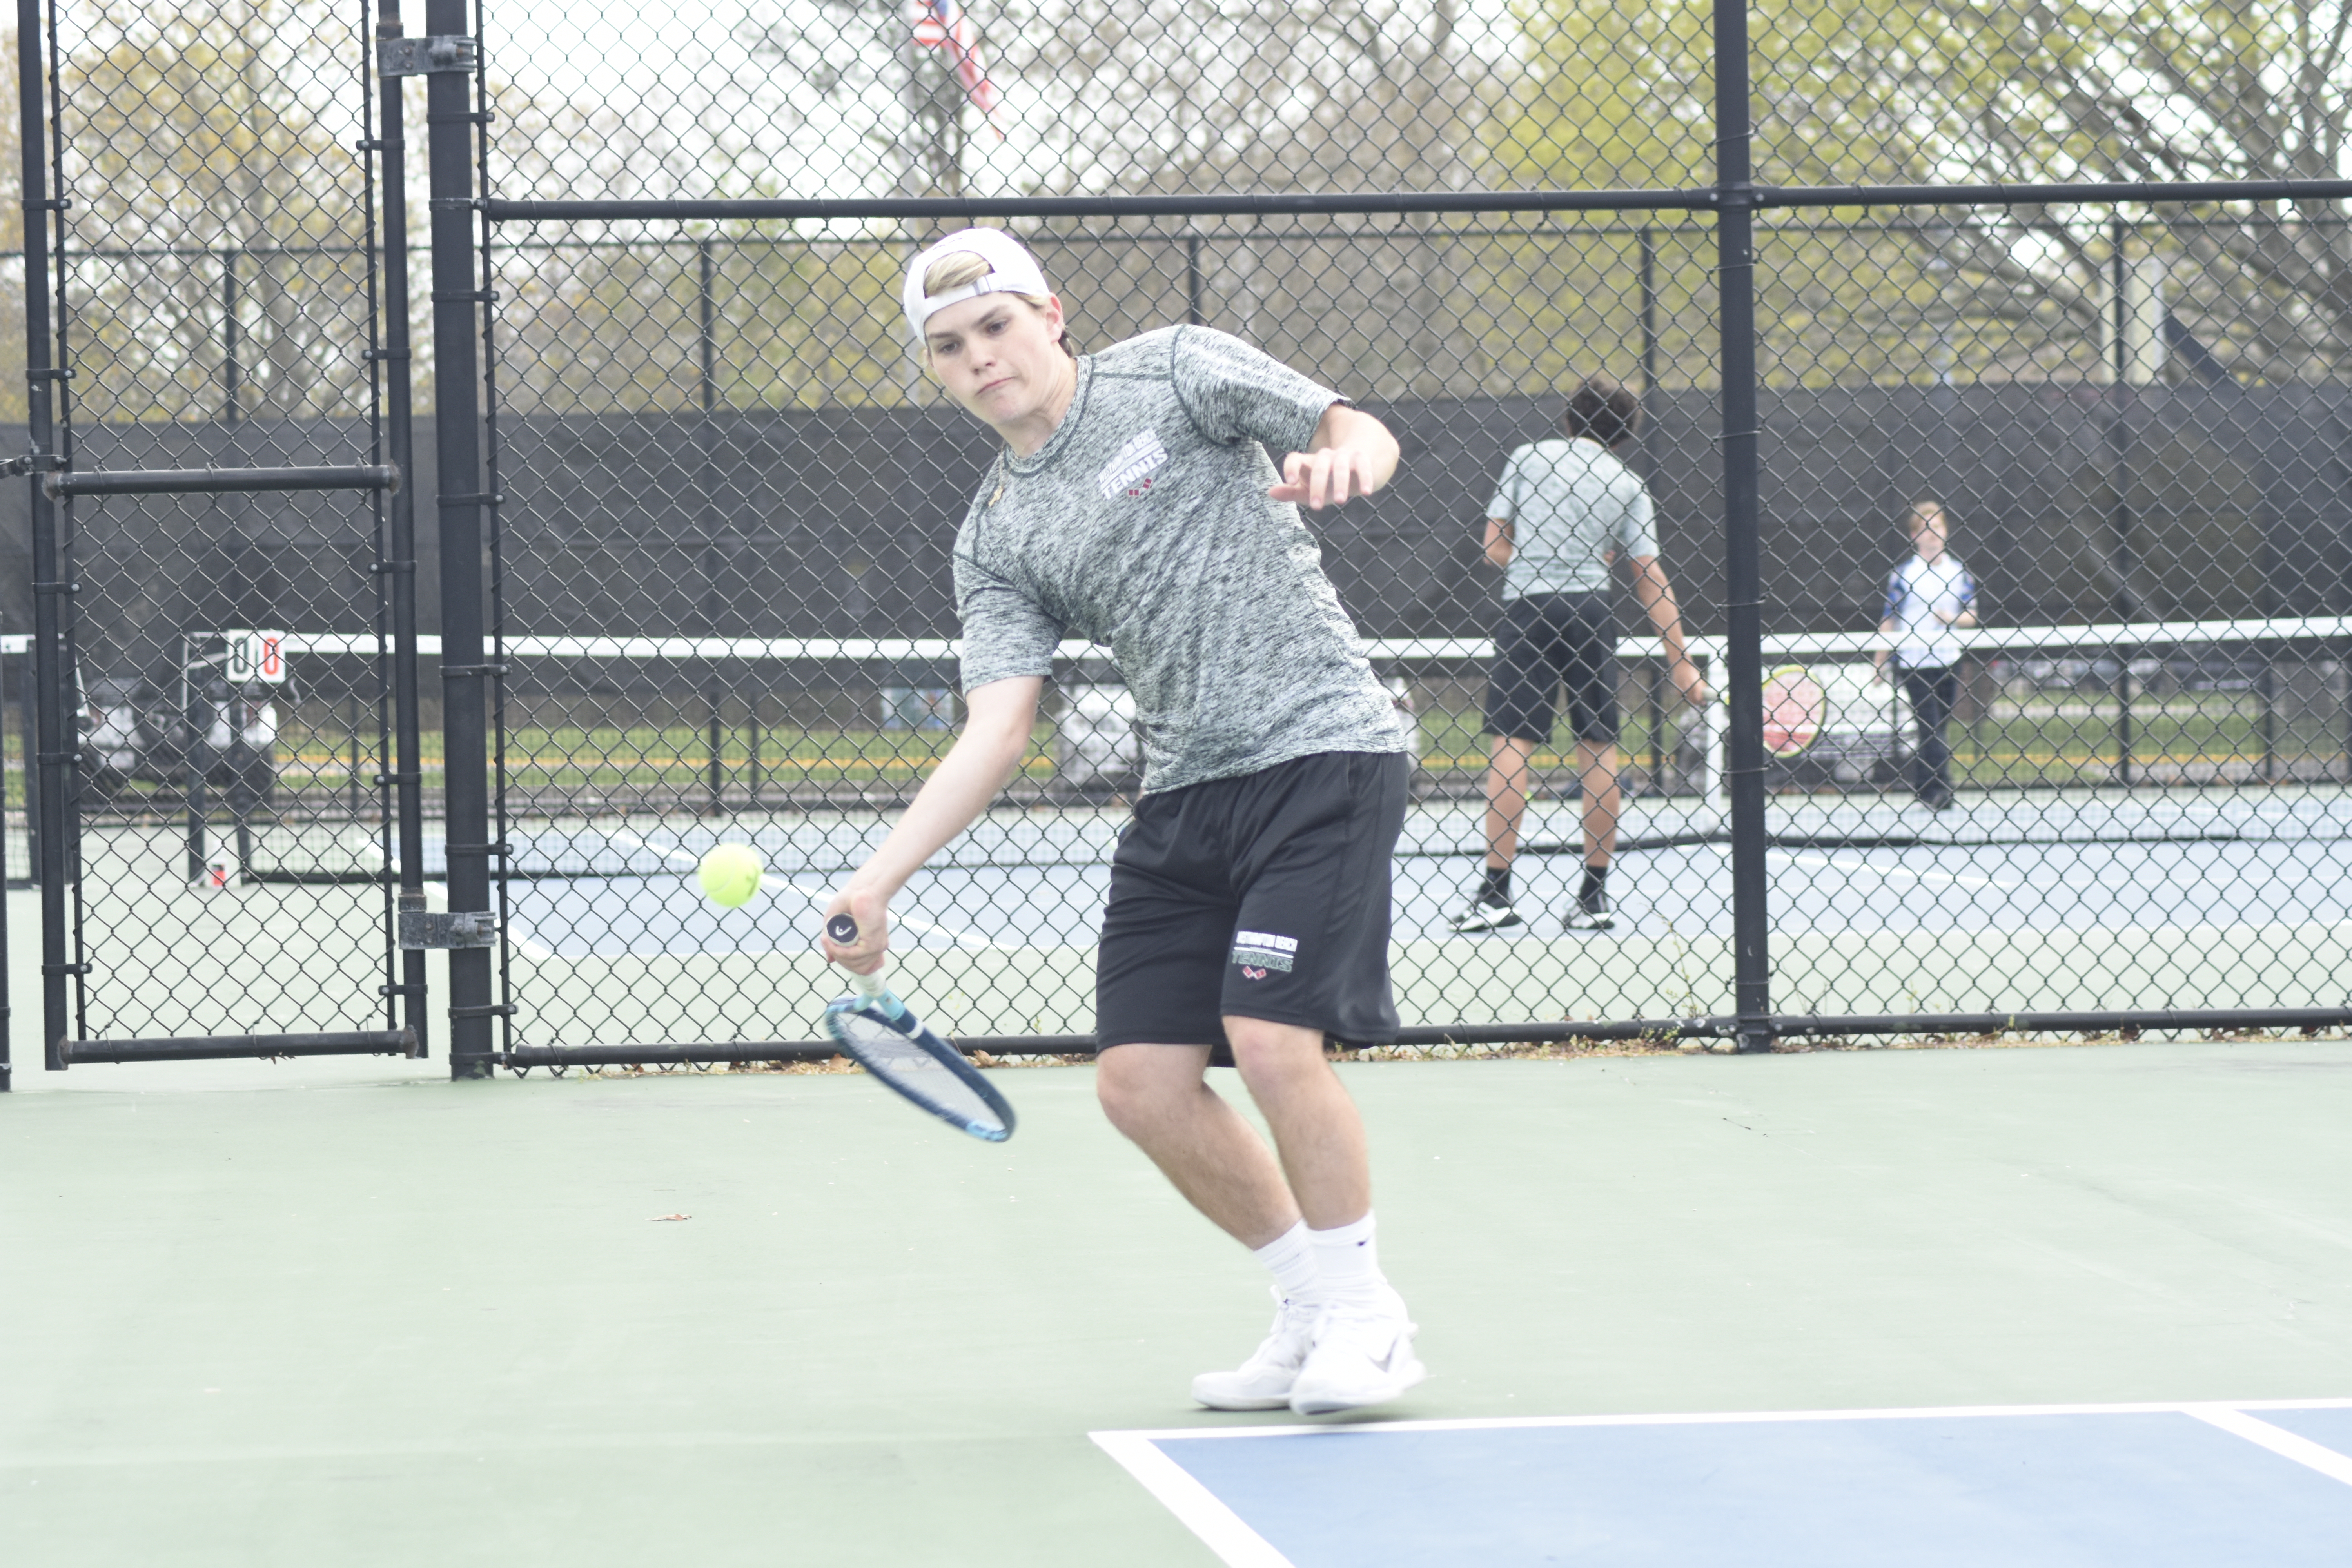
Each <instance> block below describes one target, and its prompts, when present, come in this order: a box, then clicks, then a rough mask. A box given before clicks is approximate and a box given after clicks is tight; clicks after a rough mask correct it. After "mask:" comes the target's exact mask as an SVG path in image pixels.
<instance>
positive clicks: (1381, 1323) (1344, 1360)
mask: <svg viewBox="0 0 2352 1568" xmlns="http://www.w3.org/2000/svg"><path fill="white" fill-rule="evenodd" d="M1417 1331H1419V1328H1418V1325H1417V1324H1415V1323H1414V1322H1413V1321H1412V1319H1410V1318H1408V1317H1407V1316H1406V1315H1405V1310H1404V1298H1403V1297H1402V1296H1400V1295H1398V1294H1397V1293H1396V1291H1395V1290H1394V1289H1390V1288H1387V1287H1382V1289H1381V1300H1379V1302H1378V1303H1376V1304H1375V1305H1373V1306H1371V1307H1326V1308H1325V1309H1324V1310H1323V1316H1322V1318H1321V1320H1320V1321H1318V1322H1317V1324H1316V1325H1315V1348H1314V1349H1312V1350H1310V1351H1308V1352H1307V1363H1306V1364H1305V1365H1304V1366H1302V1367H1300V1368H1299V1369H1298V1375H1297V1379H1296V1380H1295V1381H1294V1382H1293V1383H1292V1384H1291V1388H1290V1407H1291V1409H1293V1410H1295V1411H1297V1413H1298V1414H1299V1415H1333V1414H1336V1413H1337V1412H1339V1411H1342V1410H1355V1409H1360V1408H1361V1407H1362V1406H1364V1405H1384V1404H1386V1403H1387V1402H1388V1401H1390V1400H1391V1399H1394V1398H1395V1397H1396V1396H1397V1395H1399V1394H1402V1393H1403V1392H1404V1391H1405V1390H1406V1389H1408V1388H1411V1387H1412V1385H1413V1384H1416V1383H1419V1382H1420V1381H1421V1380H1422V1379H1423V1378H1424V1377H1427V1376H1428V1375H1429V1370H1428V1368H1426V1367H1424V1366H1423V1365H1422V1364H1421V1361H1420V1359H1419V1358H1418V1357H1416V1356H1415V1355H1414V1354H1413V1353H1412V1336H1413V1335H1414V1334H1415V1333H1416V1332H1417Z"/></svg>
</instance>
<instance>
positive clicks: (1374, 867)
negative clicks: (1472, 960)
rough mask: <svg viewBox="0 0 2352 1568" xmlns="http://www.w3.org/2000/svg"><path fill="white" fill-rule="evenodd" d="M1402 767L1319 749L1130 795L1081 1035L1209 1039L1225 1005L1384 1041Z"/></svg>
mask: <svg viewBox="0 0 2352 1568" xmlns="http://www.w3.org/2000/svg"><path fill="white" fill-rule="evenodd" d="M1411 778H1412V763H1411V761H1410V760H1409V759H1408V758H1406V757H1405V756H1404V755H1403V754H1402V753H1401V752H1320V753H1318V754H1317V755H1314V756H1308V757H1299V758H1297V759H1295V760H1293V761H1291V762H1287V763H1276V764H1275V765H1274V766H1273V767H1270V768H1265V769H1263V770H1261V771H1259V772H1257V773H1244V774H1241V775H1240V776H1238V777H1235V778H1223V779H1211V780H1209V781H1207V782H1206V783H1203V784H1189V785H1187V786H1185V787H1184V788H1182V789H1173V790H1169V791H1167V792H1166V793H1165V794H1159V795H1145V796H1144V797H1143V798H1142V799H1141V800H1139V801H1138V802H1137V803H1136V806H1135V819H1134V821H1132V822H1131V823H1129V825H1128V826H1127V830H1126V831H1125V832H1124V833H1122V834H1121V835H1120V836H1119V840H1118V852H1117V853H1116V854H1115V855H1113V856H1112V857H1111V868H1110V901H1109V905H1108V908H1107V909H1105V910H1104V911H1103V932H1102V949H1101V953H1100V956H1099V958H1098V959H1097V963H1096V969H1095V1023H1096V1041H1097V1045H1098V1046H1099V1047H1106V1048H1107V1047H1112V1046H1122V1045H1133V1044H1137V1043H1139V1042H1146V1041H1148V1042H1151V1043H1153V1044H1158V1045H1170V1046H1209V1047H1213V1055H1212V1057H1211V1058H1210V1059H1211V1060H1212V1061H1213V1062H1215V1063H1216V1064H1218V1065H1219V1066H1223V1067H1230V1066H1232V1065H1233V1056H1232V1053H1231V1051H1230V1049H1229V1048H1228V1047H1227V1046H1226V1043H1225V1029H1224V1023H1223V1020H1224V1018H1225V1016H1227V1015H1232V1016H1237V1017H1245V1018H1263V1019H1265V1020H1266V1021H1267V1022H1269V1023H1276V1024H1297V1025H1301V1026H1306V1027H1307V1028H1312V1029H1320V1030H1322V1031H1323V1032H1324V1033H1325V1034H1327V1035H1330V1036H1333V1037H1337V1038H1339V1039H1342V1040H1346V1041H1348V1042H1349V1043H1350V1044H1377V1043H1380V1042H1383V1041H1387V1040H1391V1039H1393V1038H1395V1037H1396V1028H1397V1013H1396V1003H1395V1000H1394V998H1393V997H1392V995H1391V992H1390V987H1389V884H1390V857H1391V854H1392V853H1393V852H1394V850H1395V848H1396V841H1397V835H1398V834H1399V833H1400V832H1401V831H1402V829H1403V827H1404V808H1405V799H1406V796H1407V794H1408V793H1409V784H1410V782H1411Z"/></svg>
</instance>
